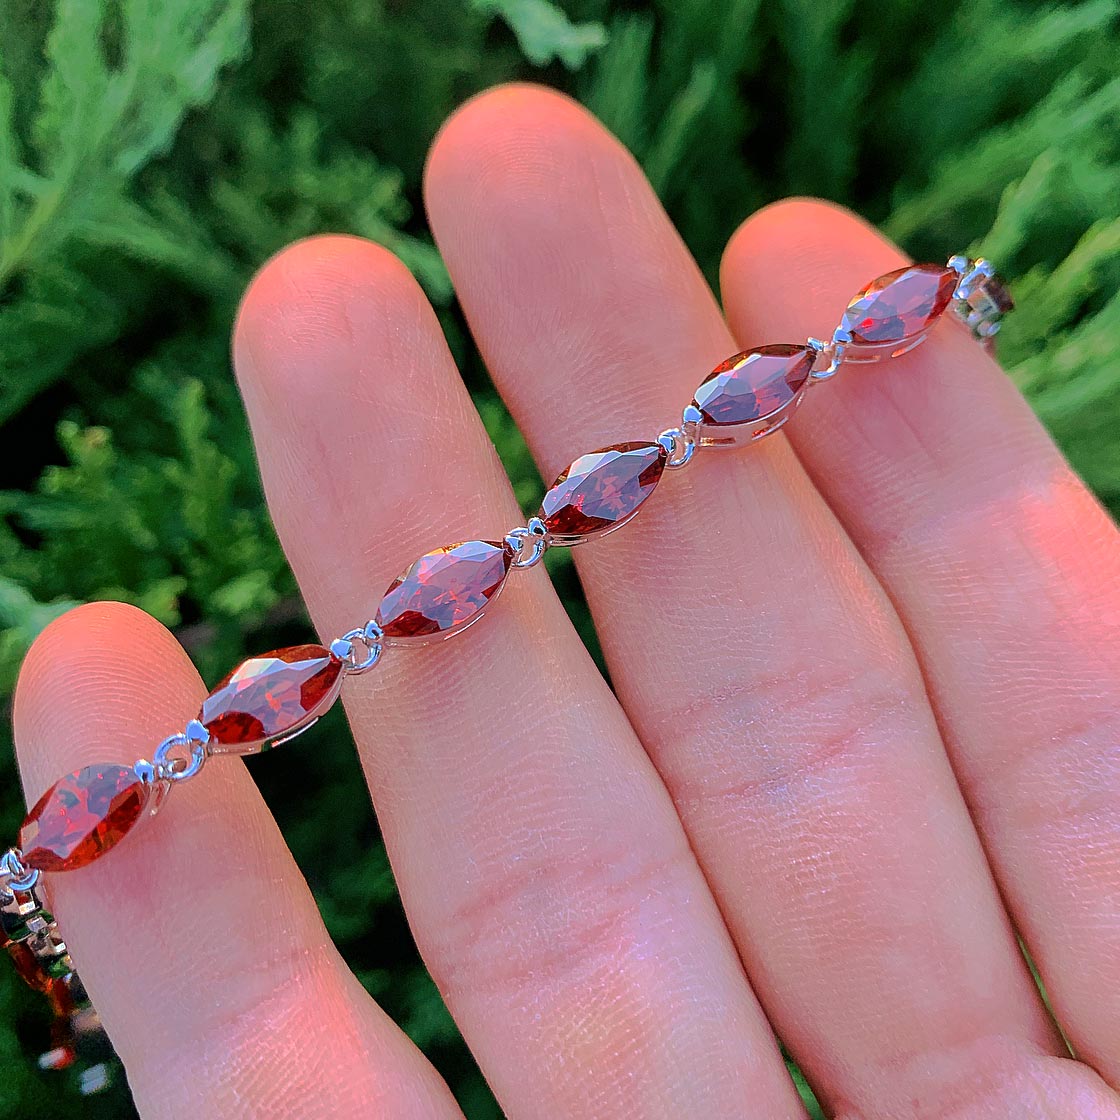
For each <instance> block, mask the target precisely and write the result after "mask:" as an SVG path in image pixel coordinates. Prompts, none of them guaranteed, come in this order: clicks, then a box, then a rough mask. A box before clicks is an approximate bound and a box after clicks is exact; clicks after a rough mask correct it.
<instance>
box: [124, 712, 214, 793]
mask: <svg viewBox="0 0 1120 1120" xmlns="http://www.w3.org/2000/svg"><path fill="white" fill-rule="evenodd" d="M209 742H210V732H209V731H207V730H206V728H205V727H203V725H202V724H201V723H199V722H198V720H196V719H192V720H191V721H190V723H188V724H187V726H186V729H185V730H184V731H180V732H178V733H177V734H175V735H169V736H168V737H167V738H166V739H164V741H163V742H162V743H160V745H159V746H158V747H156V751H155V754H153V755H152V761H151V762H150V763H148V762H146V760H144V759H141V760H140V761H139V762H138V763H137V764H136V766H135V767H134V769H135V770H136V773H137V775H138V776H139V777H140V778H141V780H145V781H152V780H154V781H157V782H185V781H187V780H188V779H190V778H193V777H194V776H195V775H196V774H197V773H198V772H199V771H200V770H201V769H202V767H203V765H204V764H205V763H206V759H207V758H208V757H209V755H208V753H207V750H206V746H207V744H208V743H209Z"/></svg>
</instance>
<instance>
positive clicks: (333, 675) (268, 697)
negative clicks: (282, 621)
mask: <svg viewBox="0 0 1120 1120" xmlns="http://www.w3.org/2000/svg"><path fill="white" fill-rule="evenodd" d="M341 672H342V662H341V661H340V660H339V659H338V658H337V657H335V656H333V655H332V654H331V653H330V651H329V650H325V649H324V648H323V647H322V646H315V645H305V646H289V647H288V648H287V649H274V650H271V651H270V652H268V653H262V654H261V655H260V656H258V657H250V658H249V659H248V660H247V661H242V662H241V664H240V665H238V666H237V668H236V669H234V670H233V672H232V673H230V674H229V676H228V677H226V678H225V680H223V681H222V682H221V683H220V684H218V685H216V686H215V687H214V690H213V691H212V692H211V693H210V695H209V696H207V697H206V699H205V700H204V701H203V702H202V710H201V711H200V712H199V713H198V721H199V723H201V724H202V725H203V726H204V727H205V728H206V730H207V731H209V732H210V735H211V737H212V738H213V739H215V740H216V741H217V742H219V743H223V744H226V745H234V744H236V745H238V746H246V745H249V744H252V743H263V742H265V741H266V740H268V739H274V738H277V737H278V736H281V735H286V734H288V733H290V732H293V731H295V730H296V729H297V728H299V727H301V726H303V725H305V724H307V723H308V722H309V721H310V720H312V719H314V718H316V717H317V716H318V715H320V714H321V713H322V712H323V711H324V710H325V709H326V708H327V707H329V706H330V704H332V703H333V702H334V699H335V696H336V695H337V688H336V685H337V684H338V680H339V674H340V673H341Z"/></svg>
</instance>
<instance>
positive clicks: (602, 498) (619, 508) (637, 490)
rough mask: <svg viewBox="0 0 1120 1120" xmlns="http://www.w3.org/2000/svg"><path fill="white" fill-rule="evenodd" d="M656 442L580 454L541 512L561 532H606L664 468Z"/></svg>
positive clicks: (625, 517) (547, 496)
mask: <svg viewBox="0 0 1120 1120" xmlns="http://www.w3.org/2000/svg"><path fill="white" fill-rule="evenodd" d="M665 460H666V455H665V451H664V449H663V448H662V447H661V446H660V445H659V444H656V443H616V444H614V445H612V446H611V447H604V448H602V449H601V450H599V451H592V452H591V453H590V454H588V455H581V456H580V457H579V458H578V459H577V460H576V461H575V462H574V463H572V464H571V466H569V467H568V469H567V470H566V471H564V473H563V474H561V475H560V477H559V478H558V479H557V480H556V481H555V482H554V483H553V484H552V486H551V487H550V488H549V490H548V493H547V494H545V496H544V500H543V501H542V502H541V509H540V517H541V520H542V521H543V522H544V523H545V526H546V527H547V529H548V531H549V532H550V533H553V534H555V535H556V536H557V537H585V536H588V535H589V534H591V533H601V532H606V531H607V530H609V529H613V528H615V527H617V526H618V525H621V524H622V523H623V522H624V521H627V520H628V519H629V518H631V517H633V516H634V514H635V513H636V512H637V510H638V507H639V506H640V505H641V504H642V503H643V502H644V501H645V500H646V498H648V497H649V496H650V494H652V493H653V490H654V487H655V486H656V485H657V484H658V482H660V481H661V475H662V473H663V472H664V470H665Z"/></svg>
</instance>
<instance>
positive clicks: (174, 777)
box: [0, 256, 1014, 1092]
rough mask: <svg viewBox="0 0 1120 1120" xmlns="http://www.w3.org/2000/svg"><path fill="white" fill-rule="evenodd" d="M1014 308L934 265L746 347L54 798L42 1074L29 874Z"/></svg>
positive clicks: (58, 1031) (26, 945)
mask: <svg viewBox="0 0 1120 1120" xmlns="http://www.w3.org/2000/svg"><path fill="white" fill-rule="evenodd" d="M1013 306H1014V304H1013V302H1012V300H1011V297H1010V295H1009V293H1008V290H1007V287H1006V285H1005V284H1004V282H1003V281H1002V280H1001V279H1000V278H999V277H998V276H997V275H996V273H995V271H994V269H993V268H992V266H991V264H990V263H989V262H988V261H986V260H984V259H982V258H981V259H977V260H970V259H969V258H967V257H964V256H954V257H952V258H950V260H949V261H948V263H947V264H946V265H944V266H942V265H935V264H915V265H910V266H907V267H905V268H899V269H895V270H894V271H893V272H888V273H886V274H885V275H883V276H880V277H879V278H878V279H877V280H874V281H872V282H871V283H870V284H868V285H867V286H866V287H864V288H862V289H861V290H860V291H859V292H857V293H856V295H855V296H854V297H853V299H852V300H851V302H850V303H849V304H848V307H847V310H846V311H845V312H844V315H843V318H842V319H841V321H840V325H839V326H838V327H837V328H836V330H835V331H833V333H832V336H831V338H830V339H829V340H828V341H822V340H821V339H817V338H809V339H807V340H806V341H805V342H804V343H800V344H786V343H781V344H777V345H768V346H757V347H754V348H752V349H750V350H746V351H744V352H743V353H740V354H735V355H734V356H733V357H730V358H728V359H727V360H726V361H724V362H721V363H720V364H719V365H718V366H716V368H715V369H714V370H713V371H712V372H711V373H710V374H709V375H708V377H707V378H706V379H705V380H704V382H703V383H702V384H701V385H700V387H699V388H698V389H697V390H696V394H695V396H694V397H693V399H692V402H691V403H690V404H689V405H688V406H687V407H686V408H685V409H684V411H683V413H682V415H681V422H680V425H679V426H678V427H674V428H667V429H666V430H665V431H663V432H661V433H660V434H659V435H658V436H657V437H656V439H653V440H649V441H635V442H628V443H617V444H612V445H611V446H610V447H604V448H600V449H599V450H598V451H593V452H591V453H589V454H586V455H581V456H580V457H579V458H578V459H576V460H575V461H574V462H572V463H571V465H570V466H569V467H568V468H567V469H566V470H565V471H563V473H562V474H561V475H560V476H559V478H557V479H556V481H555V482H554V483H553V484H552V486H551V487H549V489H548V491H547V492H546V493H545V496H544V499H543V500H542V502H541V507H540V510H539V511H538V513H537V515H536V516H535V517H531V518H529V519H528V521H527V523H526V524H525V525H523V526H519V527H517V528H515V529H513V530H511V531H510V532H508V533H507V534H506V535H505V536H504V537H503V538H502V539H501V540H475V541H465V542H462V543H459V544H453V545H447V546H445V547H443V548H437V549H435V550H434V551H432V552H428V553H426V554H425V555H424V556H421V557H420V559H419V560H417V561H415V563H413V564H412V565H411V566H410V567H409V568H407V569H406V570H405V571H404V572H402V573H401V575H399V576H398V577H397V578H396V579H395V580H394V581H393V582H392V583H391V584H390V586H389V588H388V590H387V591H386V592H385V595H384V597H383V598H382V600H381V603H380V605H379V606H378V608H377V612H376V614H375V615H374V617H373V618H372V619H370V620H369V621H368V622H366V623H364V624H363V625H361V626H359V627H357V628H356V629H353V630H350V631H349V632H347V633H346V634H343V635H342V637H340V638H336V639H335V640H334V641H332V642H331V643H330V644H329V646H327V647H324V646H320V645H300V646H292V647H289V648H286V649H278V650H272V651H271V652H269V653H264V654H261V655H260V656H257V657H250V658H248V659H247V660H245V661H243V662H241V664H239V665H238V666H237V667H236V668H235V669H234V670H233V671H232V672H231V673H230V674H229V675H228V676H227V677H226V678H225V679H224V680H222V681H221V682H220V683H219V684H218V685H216V686H215V688H214V689H213V690H212V691H211V692H210V694H209V695H208V696H207V697H206V699H205V700H204V701H203V703H202V707H201V709H200V710H199V713H198V715H197V717H196V718H195V719H192V720H191V721H190V722H189V723H188V724H187V726H186V728H185V729H184V730H183V731H181V732H179V733H177V734H175V735H172V736H170V737H169V738H167V739H165V740H164V741H163V742H162V743H160V744H159V746H158V747H157V748H156V749H155V751H154V753H153V755H152V758H151V760H150V761H149V760H147V759H140V760H139V761H137V762H134V763H133V764H131V765H119V764H112V763H100V764H96V765H92V766H86V767H83V768H82V769H81V770H77V771H75V772H74V773H72V774H68V775H66V777H64V778H62V779H60V780H59V781H57V782H56V783H55V784H54V785H53V786H51V788H50V789H48V790H47V792H46V793H44V794H43V796H42V797H41V798H40V799H39V800H38V801H37V802H36V804H35V806H34V807H33V808H32V809H31V811H30V812H29V813H28V814H27V817H26V818H25V820H24V822H23V824H22V826H21V827H20V831H19V845H18V846H17V847H12V848H10V849H8V851H7V852H6V853H5V854H4V855H3V856H0V938H2V943H3V945H4V947H5V948H6V949H7V950H8V953H9V955H10V956H11V958H12V960H13V961H14V963H15V966H16V968H17V969H18V971H19V973H20V975H21V976H23V978H24V979H25V980H26V981H27V982H28V983H29V984H31V985H32V987H34V988H37V989H39V990H40V991H42V992H44V993H45V994H46V996H47V997H48V999H49V1000H50V1003H51V1006H52V1008H53V1010H54V1014H55V1024H54V1029H53V1034H52V1047H51V1049H50V1050H49V1051H48V1052H47V1053H46V1054H44V1055H43V1056H42V1058H41V1059H40V1065H42V1066H43V1067H44V1068H52V1069H61V1068H64V1067H66V1066H68V1065H71V1064H72V1063H73V1062H74V1061H75V1060H76V1058H77V1057H78V1056H79V1054H81V1055H82V1056H83V1057H87V1056H89V1055H90V1054H92V1053H93V1051H95V1050H99V1049H103V1048H104V1045H105V1040H104V1035H103V1033H102V1032H101V1029H100V1024H99V1022H98V1020H97V1014H96V1012H95V1011H94V1009H93V1008H92V1007H91V1005H90V1002H89V999H88V997H87V996H86V994H85V990H84V988H83V987H82V984H81V981H80V980H79V979H78V976H77V973H76V972H75V971H74V967H73V962H72V961H71V959H70V954H69V953H68V951H67V949H66V945H65V943H64V942H63V940H62V938H61V936H60V934H59V931H58V926H57V923H56V922H55V920H54V917H53V916H52V915H51V914H50V912H49V911H48V910H47V909H46V907H45V906H44V903H43V899H42V895H41V893H40V885H41V884H40V877H41V875H42V873H43V872H59V871H71V870H74V869H76V868H79V867H83V866H85V865H86V864H88V863H90V862H92V861H93V860H95V859H97V858H98V857H100V856H102V855H104V854H105V853H106V852H107V851H109V850H110V849H111V848H113V847H115V846H116V845H117V844H118V843H119V842H120V841H121V840H122V839H124V837H125V836H126V835H128V834H129V833H130V832H131V831H132V829H133V828H135V827H136V826H137V825H138V824H139V823H140V821H141V820H144V819H147V818H149V817H151V816H154V815H155V813H156V811H157V810H158V809H159V807H160V806H161V805H162V804H163V801H164V799H165V797H166V796H167V795H168V794H169V792H170V791H171V790H172V789H174V787H175V786H176V785H178V784H179V783H180V782H184V781H188V780H189V779H190V778H193V777H194V776H195V775H196V774H197V773H199V771H200V770H201V769H202V767H203V766H204V765H205V763H206V761H207V760H208V759H209V758H211V757H213V756H215V755H223V754H231V755H250V754H258V753H260V752H262V751H265V750H268V749H270V748H272V747H276V746H279V745H280V744H281V743H286V742H287V741H288V740H289V739H293V738H295V737H296V736H297V735H299V734H301V733H302V732H304V731H306V730H307V728H309V727H310V726H311V725H312V724H313V723H315V722H316V721H317V720H318V719H319V718H320V717H321V716H322V715H323V714H324V713H325V712H326V711H327V709H328V708H330V707H331V705H332V704H333V703H334V701H335V700H336V699H337V698H338V696H339V693H340V691H341V689H342V684H343V681H344V679H345V678H347V677H350V676H360V675H361V674H363V673H366V672H368V671H369V670H370V669H372V668H374V666H376V665H377V664H378V662H379V661H380V660H381V656H382V653H383V652H384V650H385V649H386V648H387V647H391V646H410V645H422V644H426V643H428V642H432V641H436V640H440V639H443V638H447V637H450V636H451V635H453V634H457V633H459V632H460V631H462V630H465V629H466V628H467V627H469V626H471V625H473V624H474V623H475V622H477V621H478V619H479V618H480V617H481V616H482V613H483V611H484V610H485V608H486V607H487V606H488V605H489V604H490V603H491V602H492V601H493V600H494V599H496V598H497V596H498V593H499V592H500V591H501V590H502V587H503V586H504V585H505V582H506V579H507V577H508V576H509V574H510V572H511V571H512V570H514V569H521V568H532V567H534V566H535V565H536V564H538V563H539V562H540V560H541V558H542V557H543V556H544V554H545V551H546V550H547V549H549V548H551V547H553V546H555V545H569V546H570V545H577V544H582V543H584V542H585V541H587V540H590V539H592V538H594V537H600V536H605V535H606V534H607V533H611V532H613V531H614V530H615V529H618V528H620V527H621V526H623V525H625V524H626V522H628V521H629V520H630V519H631V518H632V517H634V515H635V514H636V513H637V512H638V510H639V509H640V507H641V506H642V505H643V504H644V503H645V501H646V500H647V499H648V498H649V496H650V495H651V494H652V493H653V491H654V489H655V488H656V486H657V484H658V483H659V482H660V480H661V477H662V475H663V474H664V472H665V471H666V470H667V469H668V470H677V469H679V468H681V467H684V466H687V465H688V463H690V462H691V461H692V458H693V455H694V454H695V452H696V449H697V448H704V447H737V446H743V445H745V444H748V443H753V442H755V441H756V440H759V439H762V438H763V437H764V436H767V435H770V434H771V433H773V432H776V431H778V429H780V428H781V427H782V426H783V425H784V424H785V423H786V422H787V421H788V420H789V418H790V417H791V416H792V415H793V413H794V412H795V411H796V409H797V407H798V406H799V405H800V404H801V402H802V400H803V399H804V396H805V393H806V392H807V391H808V389H809V387H810V386H812V385H815V384H817V383H819V382H824V381H828V380H829V379H831V378H832V377H833V376H835V374H836V372H837V371H838V370H839V369H840V367H841V366H842V365H849V364H850V365H857V364H861V363H870V362H878V361H882V360H883V359H886V358H894V357H898V356H899V355H901V354H905V353H907V351H909V350H912V349H913V348H914V347H915V346H917V345H919V344H920V343H921V342H922V341H923V340H924V339H925V338H926V336H927V334H928V333H929V330H930V328H931V327H932V326H933V325H934V323H935V322H936V321H937V320H938V319H939V318H940V317H941V315H942V314H943V313H944V312H945V311H946V310H947V309H949V308H951V309H952V310H953V312H954V313H955V314H956V316H957V317H958V318H960V319H962V320H963V321H964V322H965V323H966V325H967V326H969V327H970V328H971V330H972V333H973V335H974V337H976V338H977V339H979V340H981V341H982V342H985V343H988V342H990V340H991V338H992V337H993V336H994V335H995V333H996V332H997V331H998V330H999V326H1000V320H1001V319H1002V317H1003V315H1004V314H1006V313H1007V312H1008V311H1010V310H1012V308H1013ZM106 1079H107V1067H106V1066H105V1064H104V1063H103V1062H101V1063H97V1064H93V1065H89V1066H87V1068H86V1069H85V1070H84V1071H83V1072H82V1076H81V1079H80V1087H81V1089H82V1091H83V1092H96V1091H97V1090H98V1089H100V1088H101V1087H103V1085H104V1084H105V1083H106Z"/></svg>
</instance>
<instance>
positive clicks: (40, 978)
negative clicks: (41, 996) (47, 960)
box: [4, 941, 58, 996]
mask: <svg viewBox="0 0 1120 1120" xmlns="http://www.w3.org/2000/svg"><path fill="white" fill-rule="evenodd" d="M4 947H5V948H6V949H7V950H8V955H9V956H10V957H11V958H12V963H13V964H14V965H15V966H16V972H18V973H19V974H20V976H21V977H22V978H23V982H24V983H25V984H28V985H29V986H30V987H32V988H34V989H35V990H36V991H37V992H44V993H45V994H47V995H48V996H49V995H50V994H51V992H52V990H53V989H54V987H55V985H56V984H57V983H58V981H57V980H55V978H54V977H53V976H49V975H47V973H46V972H45V971H44V970H43V969H42V968H41V967H40V966H39V958H38V957H36V956H35V954H34V953H33V952H32V951H31V948H30V946H29V945H28V944H27V943H26V942H24V941H9V942H8V944H7V945H6V946H4Z"/></svg>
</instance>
